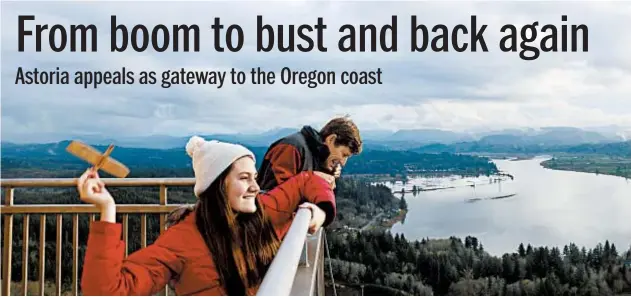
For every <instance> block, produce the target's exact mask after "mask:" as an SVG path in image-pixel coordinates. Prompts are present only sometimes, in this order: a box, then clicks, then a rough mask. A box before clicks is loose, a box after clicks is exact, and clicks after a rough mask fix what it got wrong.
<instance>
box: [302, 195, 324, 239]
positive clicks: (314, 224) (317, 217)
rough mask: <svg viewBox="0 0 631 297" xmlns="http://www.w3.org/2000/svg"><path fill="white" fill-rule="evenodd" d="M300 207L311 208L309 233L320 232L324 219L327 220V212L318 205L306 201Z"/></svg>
mask: <svg viewBox="0 0 631 297" xmlns="http://www.w3.org/2000/svg"><path fill="white" fill-rule="evenodd" d="M299 207H300V208H308V209H311V222H309V234H315V233H316V232H318V230H319V229H320V227H322V224H324V221H325V220H326V213H325V212H324V210H322V209H321V208H319V207H318V206H317V205H315V204H313V203H309V202H305V203H303V204H301V205H300V206H299Z"/></svg>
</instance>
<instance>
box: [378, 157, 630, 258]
mask: <svg viewBox="0 0 631 297" xmlns="http://www.w3.org/2000/svg"><path fill="white" fill-rule="evenodd" d="M544 160H546V158H535V159H531V160H522V161H511V160H493V161H494V162H495V163H496V164H497V166H498V168H499V169H500V171H503V172H506V173H509V174H511V175H513V176H514V179H513V180H511V178H510V177H503V178H504V179H503V180H502V181H501V182H490V179H489V178H488V177H480V178H464V179H463V178H461V177H447V178H414V179H411V180H410V181H408V182H407V184H406V185H405V188H406V189H407V190H411V189H412V187H413V186H414V185H417V187H418V186H421V187H431V186H433V187H436V188H440V187H446V186H453V187H454V188H449V189H442V190H435V191H422V192H417V194H416V195H413V194H412V193H411V192H408V193H405V199H406V201H407V204H408V214H407V216H406V218H405V220H404V221H403V222H399V223H397V224H395V225H394V226H393V227H392V232H393V234H394V233H403V234H404V235H405V237H406V238H407V239H409V240H415V239H419V240H420V239H421V238H427V237H429V238H448V237H449V236H458V237H460V238H461V239H462V240H463V241H464V238H465V237H466V236H467V235H471V236H475V237H477V238H478V239H479V240H480V241H481V242H482V244H483V246H484V249H485V250H486V251H488V252H489V253H491V254H494V255H498V256H499V255H501V254H503V253H506V252H514V251H517V247H518V246H519V244H520V243H524V246H526V245H527V244H528V243H530V244H531V245H532V246H533V247H536V246H543V245H545V246H549V247H552V246H557V247H559V248H560V249H561V250H562V249H563V246H564V245H566V244H569V243H571V242H573V243H575V244H577V245H578V246H579V247H582V246H585V248H587V249H590V248H593V247H595V246H596V244H597V243H598V242H602V243H603V244H604V243H605V240H609V242H610V243H614V244H615V245H616V248H617V249H618V251H626V250H628V249H629V247H630V245H631V180H626V179H624V178H621V177H615V176H607V175H596V174H590V173H580V172H570V171H558V170H551V169H546V168H543V167H542V166H541V165H539V163H540V162H542V161H544ZM385 185H386V186H388V187H390V188H392V189H393V190H395V191H400V190H401V188H402V187H404V185H403V184H402V183H401V182H397V183H385ZM472 185H475V187H472ZM512 194H515V195H514V196H511V197H509V198H504V199H485V198H490V197H497V196H503V195H512ZM396 196H397V197H400V196H401V194H396ZM470 199H473V200H470Z"/></svg>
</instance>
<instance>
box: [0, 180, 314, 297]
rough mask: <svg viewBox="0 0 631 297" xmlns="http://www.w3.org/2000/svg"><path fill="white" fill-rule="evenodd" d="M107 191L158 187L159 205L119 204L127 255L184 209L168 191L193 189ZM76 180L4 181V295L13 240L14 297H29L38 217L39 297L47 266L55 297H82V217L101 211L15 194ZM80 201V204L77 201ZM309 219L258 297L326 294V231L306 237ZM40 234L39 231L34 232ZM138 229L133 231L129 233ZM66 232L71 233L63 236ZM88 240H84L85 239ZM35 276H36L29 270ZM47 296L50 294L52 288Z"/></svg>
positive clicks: (295, 230)
mask: <svg viewBox="0 0 631 297" xmlns="http://www.w3.org/2000/svg"><path fill="white" fill-rule="evenodd" d="M102 180H103V182H105V184H106V186H107V187H108V188H115V187H158V188H159V197H156V198H159V203H158V204H117V206H116V210H117V213H118V214H120V215H121V216H122V222H121V223H122V227H123V235H122V237H123V238H122V240H123V241H124V242H125V255H127V254H128V248H129V239H130V238H132V237H140V247H141V248H143V247H146V246H147V227H148V226H147V216H151V215H157V216H159V233H160V234H161V233H162V232H164V230H166V216H167V215H168V213H169V212H170V211H171V210H173V209H175V208H177V207H178V206H180V205H179V204H168V203H167V194H168V191H167V190H168V189H169V188H172V187H193V185H194V183H195V180H194V179H193V178H124V179H119V178H103V179H102ZM76 182H77V179H74V178H56V179H2V180H1V184H0V185H1V187H2V190H3V191H4V205H2V206H0V213H1V214H2V217H3V237H2V238H3V239H2V241H3V242H2V244H3V247H2V295H3V296H10V295H12V293H14V292H12V285H13V287H15V283H16V282H12V281H11V279H12V278H11V277H10V276H11V275H12V272H13V271H12V264H13V263H12V261H13V255H14V252H16V253H19V252H20V251H13V241H14V240H15V241H16V244H19V243H21V257H19V259H21V276H22V277H21V281H20V282H19V290H18V291H19V292H15V293H17V294H16V295H27V292H28V288H29V282H30V280H29V278H28V275H29V267H28V262H29V261H28V259H29V255H32V253H31V254H30V253H29V248H30V246H31V245H30V244H29V240H30V238H29V232H28V231H29V229H31V228H29V223H30V221H31V217H35V218H37V217H39V220H38V221H39V242H38V243H39V244H38V245H36V246H37V247H38V250H39V251H38V253H37V254H38V259H36V260H37V263H38V265H37V267H34V269H36V271H37V274H36V275H37V280H38V281H37V282H35V285H36V291H37V292H38V294H39V295H44V292H45V286H46V284H47V277H46V267H54V268H55V269H54V271H55V273H54V274H55V281H54V294H55V295H57V296H59V295H61V294H62V293H70V294H72V295H75V296H77V295H81V290H80V286H79V281H78V279H79V274H80V271H79V266H80V265H79V264H80V261H81V262H82V261H83V259H80V257H79V251H80V246H79V229H80V228H79V223H80V222H79V218H80V216H88V217H89V220H90V221H94V220H95V219H96V215H97V214H99V213H100V212H99V211H98V209H97V208H96V207H94V206H92V205H87V204H14V200H15V197H14V196H15V189H17V188H72V187H76ZM42 195H45V192H43V194H42ZM76 198H77V202H79V197H76ZM14 216H21V217H22V220H23V221H22V226H23V227H22V229H23V232H22V233H23V234H22V236H21V238H20V234H14V233H13V224H14ZM47 216H54V217H55V219H56V229H55V237H56V241H55V242H56V244H55V255H54V257H51V256H48V255H46V248H45V247H46V221H47V220H46V218H47ZM63 216H66V217H68V216H70V217H72V227H71V228H72V230H65V229H64V228H63ZM133 216H139V217H140V232H139V234H135V233H133V234H130V231H129V230H130V217H133ZM309 220H310V213H309V210H306V209H300V210H298V212H297V213H296V217H295V218H294V221H293V223H292V225H291V227H290V229H289V231H288V233H287V235H286V236H285V238H284V239H283V242H282V243H281V246H280V249H279V250H278V253H277V255H276V257H275V258H274V260H273V262H272V264H271V266H270V267H269V269H268V271H267V274H266V275H265V277H264V279H263V282H262V283H261V285H260V287H259V291H258V293H257V295H264V296H271V295H275V296H288V295H301V296H312V295H324V291H325V289H324V248H325V245H324V230H323V229H320V230H319V231H318V232H317V233H316V234H313V235H310V234H308V231H307V230H308V225H309ZM35 229H36V228H35ZM131 229H135V228H133V227H132V228H131ZM66 232H68V234H65V233H66ZM64 234H65V236H66V238H67V237H68V236H71V240H72V256H71V258H70V259H67V258H64V257H63V254H64V253H62V250H63V238H64ZM84 236H85V235H84ZM67 261H70V263H71V265H72V272H71V275H70V276H67V275H63V274H62V263H68V262H67ZM31 272H32V271H31ZM64 278H66V279H67V278H70V279H71V284H70V292H67V291H65V290H64V289H63V288H64V287H63V286H62V281H63V280H64ZM46 293H47V294H49V291H48V289H47V290H46ZM169 294H172V291H170V289H169V288H168V286H167V287H165V289H164V290H162V292H160V295H165V296H167V295H169Z"/></svg>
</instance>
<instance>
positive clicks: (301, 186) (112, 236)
mask: <svg viewBox="0 0 631 297" xmlns="http://www.w3.org/2000/svg"><path fill="white" fill-rule="evenodd" d="M303 197H304V198H306V200H307V201H309V202H311V203H314V204H317V203H329V204H331V205H332V206H333V208H334V209H335V196H334V194H333V191H332V190H331V189H330V186H329V185H328V183H327V182H326V181H325V180H324V179H322V178H320V177H318V176H317V175H314V174H313V173H311V172H302V173H300V174H298V175H296V176H295V177H293V178H291V179H289V180H287V182H285V183H283V184H281V185H279V186H278V187H276V188H275V189H273V190H271V191H269V192H267V193H262V194H260V195H259V196H258V199H259V201H260V202H261V203H260V204H261V205H262V208H263V210H264V211H265V212H267V214H268V215H269V216H270V218H271V219H272V223H273V225H274V229H275V232H276V234H277V235H278V237H279V238H281V239H282V238H283V237H284V236H285V234H286V233H287V230H288V228H289V226H290V225H291V221H292V219H293V215H294V213H295V211H296V210H297V208H298V205H299V204H300V203H301V202H302V199H301V198H303ZM121 229H122V228H121V224H119V223H108V222H101V221H94V222H92V224H91V226H90V234H89V236H88V245H87V250H86V253H85V262H84V265H83V276H82V280H81V288H82V293H83V295H145V296H146V295H154V294H156V293H158V292H159V291H160V290H162V289H164V288H165V286H166V285H167V283H168V282H169V280H171V279H172V278H175V279H177V281H176V282H175V287H174V289H175V292H176V294H177V295H226V291H225V289H224V288H223V286H222V285H221V284H220V280H219V275H218V273H217V270H216V269H215V267H214V264H213V259H212V256H210V254H209V253H210V252H209V250H208V247H207V246H206V244H205V242H204V239H203V238H202V235H201V234H200V233H199V231H198V230H197V227H196V225H195V212H192V213H191V214H189V215H188V216H187V217H186V218H185V219H184V220H183V221H181V222H180V223H178V224H176V225H174V226H172V227H170V228H169V229H167V230H166V231H165V232H164V233H163V234H162V235H160V236H159V237H158V239H157V240H156V241H155V242H154V243H153V244H152V245H150V246H147V247H146V248H144V249H140V250H138V251H136V252H134V253H132V254H131V255H129V256H128V257H127V258H126V259H125V258H124V247H125V245H124V242H123V241H122V240H121V232H122V230H121ZM256 289H257V288H249V289H248V294H249V295H254V294H256Z"/></svg>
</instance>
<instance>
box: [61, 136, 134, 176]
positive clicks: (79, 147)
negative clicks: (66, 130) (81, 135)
mask: <svg viewBox="0 0 631 297" xmlns="http://www.w3.org/2000/svg"><path fill="white" fill-rule="evenodd" d="M66 151H68V152H69V153H71V154H73V155H75V156H77V157H79V158H80V159H83V160H85V161H87V162H88V163H90V164H92V165H97V164H98V163H99V162H100V161H101V158H102V157H103V154H104V153H102V152H99V151H98V150H96V149H94V148H93V147H91V146H89V145H87V144H85V143H82V142H80V141H76V140H74V141H72V142H71V143H70V144H69V145H68V147H67V148H66ZM100 169H103V170H104V171H105V172H107V173H110V174H111V175H114V176H116V177H119V178H123V177H126V176H127V175H128V174H129V168H127V166H125V165H123V164H122V163H120V162H118V161H116V160H115V159H113V158H111V157H109V156H107V157H106V160H105V161H104V162H103V164H102V165H101V167H100Z"/></svg>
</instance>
